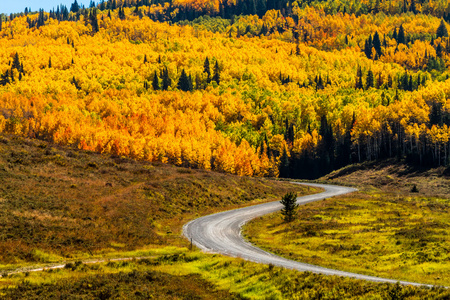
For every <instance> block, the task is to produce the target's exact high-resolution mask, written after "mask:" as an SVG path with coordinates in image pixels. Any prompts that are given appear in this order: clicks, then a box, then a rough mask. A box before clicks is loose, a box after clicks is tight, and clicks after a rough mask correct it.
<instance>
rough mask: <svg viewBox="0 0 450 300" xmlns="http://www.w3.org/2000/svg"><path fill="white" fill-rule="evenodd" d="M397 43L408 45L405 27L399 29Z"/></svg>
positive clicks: (401, 26)
mask: <svg viewBox="0 0 450 300" xmlns="http://www.w3.org/2000/svg"><path fill="white" fill-rule="evenodd" d="M397 43H399V44H405V45H406V37H405V30H404V29H403V25H400V28H399V29H398V34H397Z"/></svg>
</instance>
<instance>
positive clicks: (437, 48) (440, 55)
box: [436, 43, 442, 57]
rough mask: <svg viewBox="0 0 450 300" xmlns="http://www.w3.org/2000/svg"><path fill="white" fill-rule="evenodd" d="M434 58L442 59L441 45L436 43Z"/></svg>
mask: <svg viewBox="0 0 450 300" xmlns="http://www.w3.org/2000/svg"><path fill="white" fill-rule="evenodd" d="M436 56H437V57H442V46H441V43H438V45H437V46H436Z"/></svg>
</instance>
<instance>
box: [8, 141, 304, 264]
mask: <svg viewBox="0 0 450 300" xmlns="http://www.w3.org/2000/svg"><path fill="white" fill-rule="evenodd" d="M0 182H1V184H0V199H1V201H0V264H1V265H3V269H5V268H7V265H17V264H23V263H36V262H41V263H45V262H50V261H57V260H64V259H74V258H80V257H86V256H98V255H103V254H105V253H109V252H117V251H128V250H134V249H138V248H140V247H143V246H148V245H167V244H170V245H180V246H183V245H184V246H185V245H187V241H186V240H185V239H184V238H182V237H181V234H180V233H181V227H182V225H183V224H184V223H186V222H187V221H188V220H190V219H193V218H195V217H197V216H200V215H204V214H207V213H212V212H215V211H219V210H223V209H229V208H233V207H238V206H242V205H249V204H252V203H258V202H263V201H269V200H277V199H278V198H279V197H280V196H281V195H282V194H284V193H286V192H288V191H294V190H295V191H299V192H301V193H303V192H307V190H308V189H305V188H303V187H300V186H294V185H292V184H289V183H285V182H277V181H274V180H269V179H264V178H247V177H239V176H233V175H227V174H220V173H214V172H209V171H205V170H192V169H186V168H177V167H173V166H170V165H165V164H162V163H148V162H142V161H135V160H131V159H126V158H122V157H117V156H109V155H102V154H98V153H93V152H86V151H78V150H75V149H69V148H64V147H59V146H57V145H53V144H50V143H47V142H43V141H40V140H30V139H23V138H19V137H15V136H5V135H3V136H0ZM37 251H40V252H37ZM37 253H39V254H37ZM43 253H44V254H43ZM10 267H14V266H10Z"/></svg>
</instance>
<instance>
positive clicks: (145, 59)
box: [144, 54, 147, 64]
mask: <svg viewBox="0 0 450 300" xmlns="http://www.w3.org/2000/svg"><path fill="white" fill-rule="evenodd" d="M146 63H147V54H145V55H144V64H146Z"/></svg>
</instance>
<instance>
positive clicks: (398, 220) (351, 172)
mask: <svg viewBox="0 0 450 300" xmlns="http://www.w3.org/2000/svg"><path fill="white" fill-rule="evenodd" d="M366 167H367V166H366V165H358V166H353V169H352V168H348V169H347V170H341V171H339V172H336V173H334V174H331V175H329V176H328V177H329V178H330V177H331V178H334V180H335V181H337V182H344V183H357V182H359V183H360V184H361V190H362V191H361V192H357V193H353V194H351V195H345V196H341V197H338V198H331V199H326V200H324V201H321V202H315V203H310V204H306V205H303V206H300V207H299V209H298V211H297V215H296V216H295V218H294V221H293V222H291V223H285V222H284V219H283V215H282V214H281V213H275V214H271V215H267V216H263V217H261V218H259V219H256V220H254V221H252V222H250V223H249V224H247V225H246V227H245V234H246V236H247V238H248V239H249V240H250V241H251V242H252V243H254V244H256V245H258V246H261V247H262V248H264V249H267V250H269V251H271V252H274V253H277V254H280V255H282V256H285V257H289V258H291V259H294V260H298V261H302V262H307V263H312V264H317V265H321V266H326V267H330V268H336V269H339V270H346V271H351V272H357V273H362V274H368V275H374V276H381V277H386V278H393V279H398V280H407V281H414V282H420V283H428V284H435V285H445V286H450V280H449V276H448V274H450V262H449V255H450V254H449V253H450V248H449V247H448V245H449V244H450V237H449V235H448V231H449V228H450V218H449V209H450V200H449V199H448V197H444V196H441V197H439V195H445V192H446V189H447V188H448V186H446V184H445V183H446V182H447V180H448V179H447V178H446V177H445V176H444V177H442V175H439V174H441V173H442V172H443V171H444V170H445V169H435V170H428V171H426V172H425V171H422V175H420V172H419V171H418V172H417V173H413V172H407V173H402V172H399V170H404V169H405V166H402V165H400V164H397V165H395V164H389V165H384V167H383V164H380V165H379V167H378V169H377V168H374V169H373V168H366ZM395 170H397V172H395ZM383 180H386V182H383ZM396 187H397V188H396ZM414 187H416V188H415V189H414ZM447 195H448V194H447Z"/></svg>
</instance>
